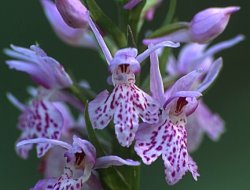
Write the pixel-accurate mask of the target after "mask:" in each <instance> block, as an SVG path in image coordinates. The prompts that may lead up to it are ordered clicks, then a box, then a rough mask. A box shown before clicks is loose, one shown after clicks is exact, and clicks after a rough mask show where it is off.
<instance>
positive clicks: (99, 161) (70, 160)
mask: <svg viewBox="0 0 250 190" xmlns="http://www.w3.org/2000/svg"><path fill="white" fill-rule="evenodd" d="M34 143H38V144H44V143H46V144H51V145H58V146H61V147H63V148H64V149H66V150H67V151H66V152H65V154H64V156H65V157H66V164H65V167H64V171H63V174H62V175H61V177H59V178H58V179H57V180H53V179H50V178H49V179H47V180H46V181H44V180H43V182H42V183H41V182H38V183H39V184H40V186H43V187H45V188H44V190H48V189H53V190H57V189H58V190H63V189H75V190H81V189H82V188H83V186H84V184H85V183H86V182H87V181H88V180H89V179H90V177H91V175H92V172H93V171H94V170H95V169H101V168H108V167H110V166H121V165H128V166H138V165H140V163H139V162H137V161H133V160H129V159H126V160H124V159H122V158H120V157H118V156H102V157H99V158H96V150H95V147H94V146H93V145H92V144H91V143H90V142H88V141H86V140H83V139H80V138H79V137H77V136H74V137H73V144H72V145H70V144H68V143H66V142H63V141H58V140H52V139H46V138H37V139H30V140H24V141H22V142H19V143H18V144H17V147H21V146H24V145H25V146H26V145H30V144H34ZM36 187H37V188H33V190H38V189H39V188H38V185H36Z"/></svg>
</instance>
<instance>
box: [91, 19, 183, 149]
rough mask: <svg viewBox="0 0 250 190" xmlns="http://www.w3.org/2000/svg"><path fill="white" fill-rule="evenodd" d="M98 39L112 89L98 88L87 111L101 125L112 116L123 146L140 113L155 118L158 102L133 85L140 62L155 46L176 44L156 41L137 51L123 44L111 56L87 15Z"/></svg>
mask: <svg viewBox="0 0 250 190" xmlns="http://www.w3.org/2000/svg"><path fill="white" fill-rule="evenodd" d="M89 25H90V27H91V28H92V30H93V32H94V34H95V36H96V39H97V41H98V42H99V44H100V47H101V48H102V51H103V53H104V56H105V58H106V61H107V63H108V66H109V70H110V72H111V73H112V82H113V85H114V90H113V92H112V93H111V94H109V93H108V91H107V90H105V91H103V92H101V93H100V94H99V95H98V96H97V97H96V98H95V99H94V100H93V101H91V102H90V103H89V115H90V119H91V122H92V126H93V127H94V128H97V129H103V128H104V127H106V126H107V125H108V123H109V122H110V121H111V120H112V118H113V117H114V125H115V132H116V136H117V139H118V141H119V143H120V144H121V145H122V146H126V147H128V146H130V145H131V143H132V141H133V140H134V137H135V133H136V131H137V129H138V126H139V117H140V118H141V119H142V120H143V121H144V122H147V123H156V122H158V112H159V105H158V103H157V101H155V100H154V99H153V98H151V97H150V96H149V95H148V94H146V93H145V92H143V91H142V90H141V89H139V88H138V87H137V86H136V85H135V73H137V72H139V71H140V63H141V62H142V61H143V60H144V59H146V58H147V57H148V56H149V55H150V53H151V52H153V51H155V50H156V49H158V48H160V47H163V46H169V47H177V46H178V44H175V43H172V42H162V43H160V44H156V45H155V46H153V47H152V48H151V49H148V50H146V51H144V52H143V53H141V54H140V55H137V49H135V48H125V49H120V50H118V51H117V52H116V53H115V55H114V57H112V55H111V53H110V51H109V49H108V48H107V46H106V44H105V42H104V40H103V38H102V36H101V35H100V33H99V31H98V29H97V28H96V26H95V24H94V23H93V21H92V20H91V18H90V17H89Z"/></svg>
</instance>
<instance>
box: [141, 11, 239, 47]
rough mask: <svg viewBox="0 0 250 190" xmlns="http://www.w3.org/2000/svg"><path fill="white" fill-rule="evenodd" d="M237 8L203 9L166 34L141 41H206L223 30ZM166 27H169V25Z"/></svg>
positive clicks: (148, 42)
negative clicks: (188, 20)
mask: <svg viewBox="0 0 250 190" xmlns="http://www.w3.org/2000/svg"><path fill="white" fill-rule="evenodd" d="M238 10H240V7H226V8H209V9H205V10H203V11H201V12H199V13H197V14H196V15H195V16H194V17H193V19H192V21H191V22H189V23H186V22H179V23H175V25H176V26H177V29H176V30H173V31H171V30H166V31H165V33H166V35H163V36H160V37H156V38H147V39H144V40H143V43H144V44H145V45H148V44H151V43H152V44H156V43H160V42H161V41H172V42H183V43H190V42H196V43H207V42H208V41H211V40H213V39H215V38H216V37H217V36H219V35H220V34H221V33H222V32H223V31H224V30H225V28H226V26H227V24H228V22H229V18H230V16H231V14H232V13H234V12H237V11H238ZM168 29H171V27H170V28H168Z"/></svg>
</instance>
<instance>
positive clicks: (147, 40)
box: [5, 0, 244, 190]
mask: <svg viewBox="0 0 250 190" xmlns="http://www.w3.org/2000/svg"><path fill="white" fill-rule="evenodd" d="M40 2H41V5H42V7H43V9H44V12H45V15H46V17H47V18H48V20H49V22H50V24H51V26H52V28H53V29H54V31H55V33H56V34H57V35H58V37H59V38H60V39H62V40H63V41H64V42H65V43H67V44H69V45H71V46H76V47H84V48H90V49H92V50H93V51H97V52H99V53H100V55H101V56H100V58H101V59H102V60H103V62H105V63H106V65H107V68H108V71H109V72H110V74H111V76H110V77H108V76H107V78H108V82H109V84H111V85H113V90H112V92H110V93H109V92H108V91H107V90H104V91H102V92H100V93H99V94H98V95H96V93H95V92H93V90H92V89H91V87H90V85H89V84H88V83H87V82H86V81H85V82H76V81H73V80H72V79H71V77H70V75H69V74H67V72H66V71H65V70H64V68H63V66H62V65H61V64H60V63H59V62H58V61H57V60H55V59H53V58H52V57H50V56H48V55H47V54H46V53H45V51H43V50H42V49H41V48H40V47H39V45H32V46H31V47H30V48H23V47H18V46H15V45H11V48H10V49H5V54H7V55H8V56H9V57H11V58H12V60H8V61H6V64H7V65H8V66H9V68H11V69H15V70H18V71H22V72H25V73H27V74H28V75H29V76H30V77H31V79H32V80H33V81H34V82H35V83H36V85H38V87H37V88H33V87H32V88H29V89H28V91H29V93H30V95H31V97H30V99H29V102H28V104H23V103H21V102H20V101H19V100H17V99H16V98H15V97H14V95H12V94H11V93H8V94H7V97H8V99H9V100H10V102H11V103H12V104H13V105H15V106H16V107H17V108H18V109H19V110H20V111H21V115H20V116H19V120H18V129H19V130H20V131H21V135H20V137H19V139H18V140H17V144H16V151H17V154H18V155H19V156H20V157H22V158H24V159H27V158H28V157H29V152H30V150H31V149H32V147H33V145H34V144H35V145H36V149H37V156H38V157H39V158H41V167H42V168H43V169H42V171H43V174H44V179H42V180H40V181H38V182H37V184H36V185H34V187H33V188H32V189H33V190H50V189H51V190H66V189H72V190H73V189H74V190H81V189H91V190H93V189H95V190H100V189H110V190H111V189H113V190H114V189H139V185H138V184H139V182H138V181H139V168H140V160H141V161H142V162H143V163H144V164H146V165H150V164H152V163H153V162H154V161H156V159H157V158H158V157H159V156H162V160H163V163H164V167H165V179H166V182H167V183H168V184H170V185H173V184H176V183H177V182H178V181H179V180H180V179H182V177H183V176H184V175H185V173H186V172H188V171H190V172H191V174H192V176H193V178H194V179H195V180H197V179H198V177H199V176H200V174H199V172H198V166H197V164H196V162H195V161H194V160H193V158H192V157H191V155H190V153H191V152H193V151H195V150H196V149H197V148H198V146H199V145H200V143H201V141H202V137H203V135H204V134H207V135H208V136H209V137H210V138H211V139H212V140H214V141H216V140H218V139H219V138H220V136H221V134H222V133H223V132H224V131H225V127H224V121H223V120H222V119H221V118H220V116H219V115H218V114H215V113H213V112H212V111H210V110H209V108H208V107H207V106H206V105H205V103H204V102H203V101H202V99H201V97H202V95H203V93H204V91H206V90H207V89H208V88H209V87H210V85H211V84H212V83H213V82H214V81H215V79H216V78H217V77H218V74H219V72H220V70H221V68H222V58H221V57H220V58H214V55H215V54H216V53H218V52H220V51H222V50H224V49H227V48H230V47H232V46H234V45H236V44H237V43H239V42H240V41H242V40H243V39H244V36H242V35H238V36H236V37H234V38H232V39H230V40H227V41H224V42H220V43H218V44H216V45H210V43H211V41H212V40H213V39H215V38H216V37H217V36H219V35H220V34H221V33H222V32H223V31H224V30H225V28H226V26H227V24H228V22H229V18H230V15H231V14H232V13H234V12H236V11H238V10H239V7H234V6H232V7H226V8H209V9H206V10H203V11H201V12H199V13H197V14H196V15H195V16H194V17H193V19H192V20H191V21H190V22H172V17H173V15H170V14H168V15H167V19H166V20H167V22H164V23H163V25H162V27H161V28H160V29H157V30H155V31H150V32H147V36H144V39H140V38H139V34H140V33H141V32H142V30H141V28H142V25H143V24H144V22H146V21H151V20H153V19H154V13H155V10H156V9H157V8H158V7H159V5H160V4H161V3H163V1H161V0H148V1H144V0H128V1H127V0H121V1H116V3H118V5H119V6H120V8H121V10H122V12H123V14H124V15H126V16H127V18H124V20H123V23H125V24H123V25H119V27H118V26H117V25H116V24H114V23H113V22H112V21H111V19H109V18H108V17H107V16H106V15H105V13H104V12H103V11H102V9H101V8H100V7H99V6H98V4H97V3H96V2H95V1H90V0H86V1H84V3H83V2H81V1H80V0H55V1H52V0H40ZM170 3H172V5H170V7H171V8H173V7H174V6H173V5H174V4H175V3H176V1H175V0H172V1H170ZM172 12H174V11H173V10H172ZM100 31H101V32H100ZM102 34H105V35H102ZM180 43H186V45H184V46H183V47H182V48H181V50H180V52H179V56H178V57H177V58H175V56H174V54H173V53H172V52H173V50H174V48H178V47H180V46H181V44H180ZM107 44H108V45H107ZM99 47H100V49H101V51H98V50H99ZM138 47H140V48H138ZM166 50H168V51H166ZM171 50H172V51H171ZM147 58H150V69H149V70H150V72H149V73H148V74H147V75H146V77H143V76H142V75H141V73H140V72H141V70H142V69H144V67H146V65H147V64H143V63H144V62H145V60H146V59H147ZM159 58H160V59H159ZM137 77H140V81H136V78H137ZM88 101H89V103H88ZM72 108H75V109H76V110H77V111H78V112H79V116H78V117H79V119H78V120H76V119H74V116H73V115H72V113H71V109H72ZM106 127H107V129H105V130H101V129H104V128H106ZM112 128H114V130H113V129H112ZM96 129H100V130H96ZM122 165H123V166H129V167H128V168H126V167H111V166H122ZM125 168H126V169H125Z"/></svg>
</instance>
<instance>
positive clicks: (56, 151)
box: [39, 102, 87, 178]
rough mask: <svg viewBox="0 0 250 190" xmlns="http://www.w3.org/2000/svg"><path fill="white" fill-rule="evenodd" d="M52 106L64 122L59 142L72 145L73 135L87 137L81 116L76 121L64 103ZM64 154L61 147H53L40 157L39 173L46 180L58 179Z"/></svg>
mask: <svg viewBox="0 0 250 190" xmlns="http://www.w3.org/2000/svg"><path fill="white" fill-rule="evenodd" d="M53 104H54V106H55V107H56V108H57V109H58V110H60V112H61V114H62V116H63V120H64V123H63V128H62V134H61V138H60V140H62V141H65V142H67V143H72V138H73V135H74V134H78V135H81V137H85V136H86V135H87V132H86V128H85V121H84V118H83V117H82V116H81V117H79V118H78V119H77V120H76V119H75V118H74V117H73V115H72V113H71V112H70V110H69V108H68V106H67V105H66V104H65V103H62V102H55V103H53ZM64 152H65V151H64V149H63V148H62V147H59V146H55V147H52V148H51V149H50V150H49V151H48V152H47V153H46V156H44V157H42V160H41V161H40V164H39V171H40V172H41V173H43V174H44V176H45V177H46V178H51V177H60V175H61V173H62V172H63V168H64V162H65V160H64V157H63V155H64Z"/></svg>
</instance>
